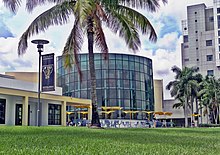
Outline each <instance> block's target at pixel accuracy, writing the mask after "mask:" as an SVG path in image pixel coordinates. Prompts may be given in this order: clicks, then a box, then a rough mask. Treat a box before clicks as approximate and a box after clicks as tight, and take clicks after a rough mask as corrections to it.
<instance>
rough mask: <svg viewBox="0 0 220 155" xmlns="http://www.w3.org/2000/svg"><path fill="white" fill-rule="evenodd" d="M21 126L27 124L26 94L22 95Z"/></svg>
mask: <svg viewBox="0 0 220 155" xmlns="http://www.w3.org/2000/svg"><path fill="white" fill-rule="evenodd" d="M22 104H23V109H22V126H28V96H24V97H23V103H22Z"/></svg>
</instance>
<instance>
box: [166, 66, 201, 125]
mask: <svg viewBox="0 0 220 155" xmlns="http://www.w3.org/2000/svg"><path fill="white" fill-rule="evenodd" d="M171 70H172V71H173V72H174V73H175V74H176V75H175V80H174V81H171V82H169V83H168V85H167V86H166V89H167V90H170V94H171V96H172V97H174V98H175V99H177V100H179V101H180V103H179V104H176V105H174V107H176V106H181V105H182V106H183V109H184V117H185V127H188V113H187V109H188V107H191V106H192V102H193V96H192V94H193V92H195V93H197V88H198V82H197V81H196V77H197V76H195V75H194V74H195V73H196V72H197V69H196V68H187V67H185V68H183V70H181V69H180V68H179V67H177V66H173V67H172V69H171ZM190 102H191V104H190Z"/></svg>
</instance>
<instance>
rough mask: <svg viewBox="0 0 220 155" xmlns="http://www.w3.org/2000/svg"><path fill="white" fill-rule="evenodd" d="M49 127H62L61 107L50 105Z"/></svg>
mask: <svg viewBox="0 0 220 155" xmlns="http://www.w3.org/2000/svg"><path fill="white" fill-rule="evenodd" d="M48 125H61V105H57V104H48Z"/></svg>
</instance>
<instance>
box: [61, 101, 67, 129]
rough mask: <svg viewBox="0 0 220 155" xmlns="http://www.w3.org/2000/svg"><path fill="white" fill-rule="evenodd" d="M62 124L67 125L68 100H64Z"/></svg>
mask: <svg viewBox="0 0 220 155" xmlns="http://www.w3.org/2000/svg"><path fill="white" fill-rule="evenodd" d="M61 115H62V117H61V119H62V121H61V123H62V126H66V101H62V114H61Z"/></svg>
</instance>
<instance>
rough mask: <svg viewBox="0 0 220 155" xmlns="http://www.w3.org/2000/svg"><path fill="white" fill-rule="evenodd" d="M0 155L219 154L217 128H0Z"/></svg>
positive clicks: (218, 131)
mask: <svg viewBox="0 0 220 155" xmlns="http://www.w3.org/2000/svg"><path fill="white" fill-rule="evenodd" d="M0 154H4V155H5V154H16V155H17V154H57V155H58V154H62V155H63V154H77V155H78V154H83V155H86V154H88V155H93V154H95V155H97V154H105V155H106V154H113V155H118V154H119V155H120V154H122V155H137V154H140V155H143V154H146V155H149V154H161V155H166V154H173V155H181V154H185V155H190V154H192V155H196V154H198V155H202V154H204V155H207V154H213V155H218V154H220V128H188V129H184V128H172V129H171V128H167V129H165V128H164V129H159V128H158V129H135V128H133V129H88V128H80V127H78V128H76V127H3V126H2V127H0Z"/></svg>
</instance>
